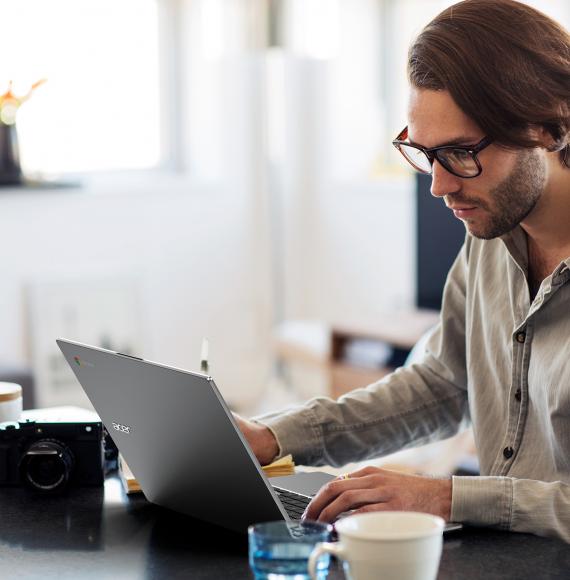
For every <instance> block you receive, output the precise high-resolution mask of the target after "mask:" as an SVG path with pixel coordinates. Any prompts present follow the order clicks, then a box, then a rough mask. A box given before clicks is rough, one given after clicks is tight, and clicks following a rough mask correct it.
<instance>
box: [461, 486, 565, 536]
mask: <svg viewBox="0 0 570 580" xmlns="http://www.w3.org/2000/svg"><path fill="white" fill-rule="evenodd" d="M451 519H452V520H453V521H456V522H463V523H466V524H470V525H474V526H486V527H496V528H499V529H503V530H509V531H513V532H527V533H531V534H536V535H539V536H549V537H557V538H560V539H562V540H564V541H566V542H569V543H570V485H568V484H566V483H563V482H560V481H555V482H550V483H548V482H544V481H535V480H531V479H517V478H513V477H492V476H489V477H457V476H456V477H453V493H452V503H451Z"/></svg>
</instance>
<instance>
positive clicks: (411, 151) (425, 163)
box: [400, 144, 479, 177]
mask: <svg viewBox="0 0 570 580" xmlns="http://www.w3.org/2000/svg"><path fill="white" fill-rule="evenodd" d="M400 150H401V152H402V153H403V154H404V157H405V158H406V159H407V160H408V161H409V163H410V164H411V165H412V166H413V167H414V168H415V169H417V170H418V171H420V172H422V173H431V172H432V163H431V161H430V159H429V158H428V156H427V155H426V154H425V153H424V152H423V151H422V150H421V149H418V148H417V147H412V146H409V145H405V144H403V145H400ZM435 156H436V158H437V160H438V161H439V162H440V163H441V164H442V165H443V166H444V167H445V169H447V170H448V171H451V173H454V174H455V175H458V176H460V177H473V176H475V175H477V174H478V173H479V167H478V165H477V163H476V162H475V159H474V157H473V155H472V154H471V153H470V152H469V151H466V150H465V149H452V148H450V149H440V150H439V151H437V152H436V153H435Z"/></svg>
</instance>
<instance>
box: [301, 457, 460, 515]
mask: <svg viewBox="0 0 570 580" xmlns="http://www.w3.org/2000/svg"><path fill="white" fill-rule="evenodd" d="M350 510H355V511H354V513H364V512H373V511H416V512H425V513H429V514H434V515H436V516H440V517H442V518H443V519H444V520H445V521H449V519H450V517H451V479H432V478H429V477H419V476H417V475H408V474H404V473H398V472H396V471H388V470H387V469H379V468H377V467H366V468H364V469H361V470H359V471H355V472H354V473H350V474H349V475H348V477H346V476H344V477H343V476H341V477H339V478H337V479H333V480H332V481H330V482H329V483H327V484H326V485H324V486H323V487H322V488H321V489H320V491H319V492H318V493H317V495H316V496H315V497H314V498H313V500H312V501H311V503H310V504H309V505H308V506H307V509H306V510H305V514H304V516H303V517H304V518H306V519H309V520H318V521H322V522H332V521H334V520H335V519H336V518H337V517H338V516H339V515H340V514H342V513H343V512H347V511H350Z"/></svg>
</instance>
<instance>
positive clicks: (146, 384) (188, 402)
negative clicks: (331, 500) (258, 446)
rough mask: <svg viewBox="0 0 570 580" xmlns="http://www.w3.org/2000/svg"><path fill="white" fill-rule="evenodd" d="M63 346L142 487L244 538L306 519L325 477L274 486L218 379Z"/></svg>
mask: <svg viewBox="0 0 570 580" xmlns="http://www.w3.org/2000/svg"><path fill="white" fill-rule="evenodd" d="M57 344H58V346H59V348H60V349H61V351H62V353H63V356H64V357H65V359H66V361H67V363H68V364H69V366H70V367H71V369H72V370H73V372H74V374H75V376H76V377H77V380H78V381H79V383H80V384H81V386H82V387H83V390H84V391H85V393H86V395H87V397H88V398H89V400H90V401H91V403H92V405H93V407H94V408H95V410H96V411H97V413H98V414H99V416H100V417H101V420H102V421H103V423H104V425H105V426H106V428H107V431H108V432H109V435H110V436H111V437H112V439H113V441H114V442H115V444H116V445H117V447H118V449H119V451H120V452H121V454H122V455H123V457H124V458H125V461H126V462H127V464H128V465H129V468H130V469H131V471H132V472H133V474H134V476H135V477H136V478H137V480H138V482H139V483H140V485H141V488H142V490H143V492H144V494H145V496H146V498H147V499H148V500H149V501H151V502H153V503H155V504H158V505H160V506H163V507H166V508H169V509H172V510H175V511H177V512H181V513H184V514H187V515H189V516H192V517H194V518H198V519H201V520H204V521H206V522H210V523H213V524H216V525H219V526H222V527H224V528H228V529H231V530H234V531H237V532H241V533H245V532H247V528H248V526H249V525H251V524H253V523H257V522H264V521H273V520H288V521H295V520H299V519H300V517H301V514H302V513H303V511H304V509H305V507H306V505H307V504H308V503H309V501H310V500H311V498H312V497H313V496H314V495H315V494H316V492H317V491H318V490H319V489H320V487H321V486H322V485H324V484H325V483H326V482H327V481H330V480H331V479H334V476H333V475H331V474H328V473H325V472H307V473H298V474H295V475H291V476H286V477H276V478H271V480H269V479H268V478H267V477H266V475H265V473H264V472H263V470H262V469H261V465H260V464H259V462H258V461H257V458H256V457H255V455H254V454H253V452H252V451H251V449H250V447H249V444H248V443H247V441H246V439H245V437H244V435H243V434H242V432H241V431H240V429H239V427H238V426H237V423H236V422H235V420H234V417H233V415H232V413H231V412H230V410H229V409H228V407H227V405H226V403H225V401H224V399H223V397H222V395H221V394H220V392H219V391H218V388H217V387H216V384H215V383H214V380H213V379H212V377H211V376H209V375H206V374H201V373H195V372H190V371H185V370H181V369H178V368H174V367H169V366H165V365H162V364H158V363H154V362H150V361H147V360H144V359H142V358H138V357H135V356H132V355H128V354H122V353H120V352H114V351H110V350H106V349H103V348H97V347H94V346H89V345H85V344H81V343H78V342H74V341H70V340H64V339H59V340H57Z"/></svg>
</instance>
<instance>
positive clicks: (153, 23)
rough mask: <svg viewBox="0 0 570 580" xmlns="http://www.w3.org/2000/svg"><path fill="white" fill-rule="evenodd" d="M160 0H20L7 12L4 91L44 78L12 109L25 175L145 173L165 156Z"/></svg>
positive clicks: (1, 48) (1, 51)
mask: <svg viewBox="0 0 570 580" xmlns="http://www.w3.org/2000/svg"><path fill="white" fill-rule="evenodd" d="M159 3H160V0H96V1H87V0H82V1H81V2H78V1H77V0H50V1H49V2H46V1H45V0H18V1H17V2H10V3H9V7H5V8H4V10H3V13H2V21H3V23H4V26H3V29H2V34H1V35H0V60H1V66H0V71H2V72H1V75H2V77H1V78H0V83H3V84H4V87H3V88H4V89H5V85H6V84H7V82H8V81H9V80H14V83H15V84H14V88H15V91H16V92H17V93H20V94H21V93H25V92H26V91H27V89H28V88H29V86H30V85H31V84H32V83H33V82H35V81H37V80H38V79H40V78H44V77H45V78H47V81H48V82H47V83H46V84H45V85H43V86H41V87H40V88H38V90H37V92H36V94H34V95H33V98H32V99H30V101H29V102H27V103H25V104H24V105H23V106H22V108H21V110H20V111H19V112H18V118H17V126H18V133H19V140H20V149H21V157H22V164H23V166H24V168H25V169H26V171H27V172H28V173H31V174H44V175H45V174H47V175H49V174H58V173H62V172H85V171H98V170H117V169H142V168H153V167H157V166H159V165H160V164H161V163H162V162H163V153H162V152H163V150H164V147H163V146H162V144H161V134H160V128H161V101H160V98H159V92H160V91H159V85H160V82H159V81H160V77H159V72H160V71H159V38H158V32H159V14H158V12H159V6H158V4H159ZM0 90H2V87H0ZM2 92H4V91H3V90H2Z"/></svg>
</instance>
